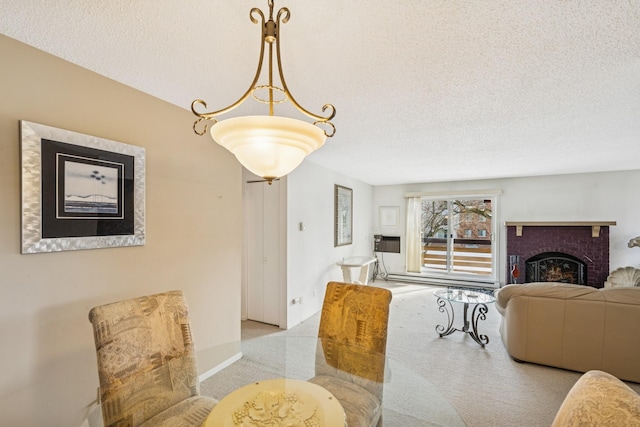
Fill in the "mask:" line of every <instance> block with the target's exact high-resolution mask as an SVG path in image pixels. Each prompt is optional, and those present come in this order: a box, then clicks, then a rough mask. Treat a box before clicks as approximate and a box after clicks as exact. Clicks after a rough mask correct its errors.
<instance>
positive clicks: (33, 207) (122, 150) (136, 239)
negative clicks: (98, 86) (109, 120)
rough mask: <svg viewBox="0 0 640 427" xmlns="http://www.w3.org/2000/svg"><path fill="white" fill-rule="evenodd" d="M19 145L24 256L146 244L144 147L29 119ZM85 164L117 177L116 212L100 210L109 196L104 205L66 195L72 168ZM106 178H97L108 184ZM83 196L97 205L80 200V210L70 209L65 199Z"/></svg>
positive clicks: (75, 171)
mask: <svg viewBox="0 0 640 427" xmlns="http://www.w3.org/2000/svg"><path fill="white" fill-rule="evenodd" d="M20 143H21V150H20V154H21V159H20V163H21V196H22V201H21V202H22V203H21V214H22V215H21V219H22V230H21V242H22V246H21V253H22V254H33V253H42V252H59V251H73V250H81V249H98V248H111V247H122V246H141V245H144V244H145V149H144V148H142V147H137V146H134V145H129V144H125V143H121V142H116V141H111V140H108V139H104V138H99V137H96V136H90V135H84V134H81V133H77V132H72V131H68V130H64V129H59V128H55V127H51V126H46V125H42V124H38V123H33V122H29V121H25V120H21V121H20ZM65 164H68V165H69V167H68V169H69V171H70V172H67V175H65V166H64V165H65ZM87 164H89V165H98V166H97V167H93V166H91V169H97V170H100V169H101V168H103V167H104V169H105V170H112V171H113V174H115V176H114V177H113V178H111V181H113V182H112V183H111V185H110V188H112V189H114V190H113V191H115V192H116V193H117V197H114V198H113V199H114V200H115V201H113V202H111V206H114V208H113V209H112V210H109V209H106V210H104V211H103V210H101V208H99V207H96V205H101V206H103V205H106V204H107V203H106V202H104V200H105V199H109V198H108V197H107V196H103V198H102V199H101V200H102V202H100V201H99V200H98V201H96V200H97V199H96V198H95V197H96V196H95V194H87V195H86V196H83V197H75V196H73V195H72V194H67V193H66V192H65V188H68V187H70V186H71V184H70V183H72V182H73V180H74V179H75V180H77V179H78V178H75V175H74V174H76V175H77V173H78V172H77V170H75V169H74V168H72V167H71V165H75V166H76V167H77V166H78V165H80V166H82V165H87ZM43 170H44V173H43ZM105 174H106V178H105V175H101V176H100V177H96V178H95V179H96V180H98V181H99V180H100V179H101V178H103V181H108V180H109V178H108V177H109V173H108V172H105ZM87 179H88V178H87ZM67 181H68V182H67ZM101 183H102V184H105V183H106V182H101ZM108 187H109V186H108ZM43 189H45V190H43ZM69 191H70V190H69ZM102 191H103V192H104V190H102ZM99 192H100V190H99V191H97V192H94V193H99ZM73 197H75V199H73ZM83 198H84V199H89V198H93V199H91V200H93V202H91V203H85V204H84V205H83V204H82V202H76V203H77V205H80V208H78V209H77V210H76V211H74V210H73V209H71V208H69V209H67V207H68V206H72V204H73V202H67V203H65V200H66V199H68V200H82V199H83ZM76 208H77V206H76ZM65 212H66V213H65ZM74 212H78V213H74ZM50 224H51V225H50ZM52 236H53V237H52Z"/></svg>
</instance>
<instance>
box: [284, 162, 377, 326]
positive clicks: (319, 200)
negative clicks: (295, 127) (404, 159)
mask: <svg viewBox="0 0 640 427" xmlns="http://www.w3.org/2000/svg"><path fill="white" fill-rule="evenodd" d="M335 184H338V185H342V186H345V187H349V188H351V189H353V244H351V245H346V246H339V247H334V220H333V217H334V185H335ZM372 191H373V188H372V187H371V186H370V185H369V184H365V183H363V182H361V181H358V180H355V179H353V178H349V177H347V176H345V175H342V174H338V173H336V172H333V171H331V170H329V169H326V168H324V167H322V166H319V165H317V164H315V163H312V162H310V161H305V162H303V164H302V165H301V166H300V167H298V168H297V169H296V170H294V171H293V172H292V173H291V174H289V176H288V177H287V253H288V255H287V283H288V288H287V298H286V301H287V304H288V316H287V328H290V327H292V326H294V325H296V324H298V323H299V322H301V321H302V320H304V319H306V318H308V317H309V316H311V315H313V314H314V313H316V312H317V311H318V310H320V309H321V307H322V300H323V298H324V291H325V287H326V285H327V283H328V282H329V281H332V280H337V281H342V271H341V270H340V268H339V267H338V266H337V265H336V262H338V261H340V260H341V259H342V258H343V257H345V258H346V257H349V256H354V255H372V253H373V235H372V233H371V230H372V210H371V206H372ZM300 223H303V224H304V227H305V229H304V231H300V228H299V224H300ZM297 297H302V304H299V305H298V304H294V305H292V304H291V300H292V299H293V298H297Z"/></svg>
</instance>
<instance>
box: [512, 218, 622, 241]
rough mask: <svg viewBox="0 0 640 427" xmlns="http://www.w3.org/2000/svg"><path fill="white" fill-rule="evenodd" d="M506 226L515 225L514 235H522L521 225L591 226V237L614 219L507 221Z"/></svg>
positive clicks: (596, 235)
mask: <svg viewBox="0 0 640 427" xmlns="http://www.w3.org/2000/svg"><path fill="white" fill-rule="evenodd" d="M504 225H506V226H507V227H516V236H518V237H520V236H522V228H523V227H591V237H598V236H600V227H605V226H614V225H616V222H615V221H507V222H505V223H504Z"/></svg>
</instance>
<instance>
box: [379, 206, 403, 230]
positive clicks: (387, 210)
mask: <svg viewBox="0 0 640 427" xmlns="http://www.w3.org/2000/svg"><path fill="white" fill-rule="evenodd" d="M399 215H400V207H399V206H380V208H379V209H378V220H379V222H380V227H397V226H398V216H399Z"/></svg>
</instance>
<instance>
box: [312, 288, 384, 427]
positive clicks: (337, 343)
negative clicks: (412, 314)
mask: <svg viewBox="0 0 640 427" xmlns="http://www.w3.org/2000/svg"><path fill="white" fill-rule="evenodd" d="M390 302H391V291H389V290H388V289H383V288H377V287H374V286H363V285H357V284H347V283H339V282H330V283H329V284H328V285H327V290H326V294H325V297H324V302H323V305H322V312H321V314H320V328H319V330H318V337H319V342H318V348H317V351H316V365H315V376H314V377H313V378H312V379H310V380H309V381H310V382H312V383H314V384H317V385H320V386H322V387H324V388H325V389H327V390H329V391H330V392H331V393H332V394H333V395H334V396H335V397H336V398H337V399H338V401H339V402H340V404H341V405H342V407H343V408H344V410H345V414H346V418H347V425H348V426H349V427H373V426H376V425H381V423H382V418H381V415H382V389H383V383H384V367H385V356H386V348H387V325H388V323H389V304H390Z"/></svg>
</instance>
